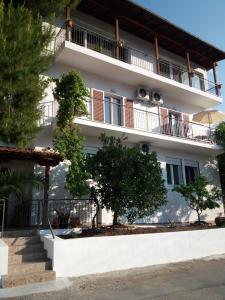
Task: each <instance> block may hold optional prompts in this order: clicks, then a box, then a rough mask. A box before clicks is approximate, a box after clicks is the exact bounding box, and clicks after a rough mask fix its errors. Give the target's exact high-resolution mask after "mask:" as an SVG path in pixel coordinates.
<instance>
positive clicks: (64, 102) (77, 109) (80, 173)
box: [53, 71, 89, 197]
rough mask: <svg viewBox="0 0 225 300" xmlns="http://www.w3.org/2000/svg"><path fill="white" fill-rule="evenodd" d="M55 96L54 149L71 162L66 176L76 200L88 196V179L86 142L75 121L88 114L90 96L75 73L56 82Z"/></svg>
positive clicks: (66, 75) (70, 73) (70, 190)
mask: <svg viewBox="0 0 225 300" xmlns="http://www.w3.org/2000/svg"><path fill="white" fill-rule="evenodd" d="M55 82H56V88H55V90H54V95H55V98H56V100H57V101H58V103H59V110H58V112H57V116H56V119H57V127H56V129H55V132H54V141H53V142H54V148H55V149H56V150H57V151H58V152H59V153H60V154H61V156H62V157H63V159H64V160H67V161H69V169H68V172H67V175H66V188H67V189H68V190H69V192H70V193H71V194H72V195H73V196H74V197H76V196H81V195H84V194H85V193H87V192H88V187H87V183H86V180H87V179H88V177H89V174H88V172H87V171H86V168H85V154H84V149H83V141H84V138H83V136H82V135H81V133H80V130H79V128H78V126H77V125H76V124H74V118H75V117H76V116H78V115H83V114H84V115H85V114H87V108H86V103H85V100H86V97H88V96H89V92H88V90H87V88H86V85H85V83H84V81H83V80H82V79H81V77H80V74H79V73H78V72H75V71H70V72H69V73H67V74H65V75H63V76H62V78H61V79H57V80H55Z"/></svg>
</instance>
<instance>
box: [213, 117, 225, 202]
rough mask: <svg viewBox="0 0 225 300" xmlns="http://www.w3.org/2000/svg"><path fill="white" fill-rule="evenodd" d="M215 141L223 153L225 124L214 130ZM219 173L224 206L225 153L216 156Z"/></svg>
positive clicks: (224, 148)
mask: <svg viewBox="0 0 225 300" xmlns="http://www.w3.org/2000/svg"><path fill="white" fill-rule="evenodd" d="M215 140H216V142H217V144H218V145H220V146H222V148H223V150H224V151H225V122H222V123H220V124H219V125H218V126H217V128H216V130H215ZM217 160H218V167H219V173H220V181H221V187H222V191H223V205H224V206H225V152H224V153H222V154H220V155H218V156H217Z"/></svg>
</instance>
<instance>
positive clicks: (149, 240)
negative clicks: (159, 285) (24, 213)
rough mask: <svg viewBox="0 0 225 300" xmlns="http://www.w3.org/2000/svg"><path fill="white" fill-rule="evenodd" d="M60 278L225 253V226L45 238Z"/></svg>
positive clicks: (49, 254)
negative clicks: (179, 230) (135, 233)
mask: <svg viewBox="0 0 225 300" xmlns="http://www.w3.org/2000/svg"><path fill="white" fill-rule="evenodd" d="M43 241H44V247H45V249H46V250H47V252H48V257H49V258H51V259H52V262H53V269H54V271H56V276H57V277H72V276H81V275H87V274H96V273H104V272H110V271H117V270H125V269H130V268H137V267H145V266H151V265H157V264H167V263H173V262H179V261H185V260H191V259H197V258H202V257H207V256H211V255H218V254H223V253H225V229H223V228H222V229H209V230H195V231H183V232H169V233H154V234H140V235H124V236H111V237H91V238H76V239H69V240H63V239H60V238H56V239H52V238H51V237H50V236H46V237H43Z"/></svg>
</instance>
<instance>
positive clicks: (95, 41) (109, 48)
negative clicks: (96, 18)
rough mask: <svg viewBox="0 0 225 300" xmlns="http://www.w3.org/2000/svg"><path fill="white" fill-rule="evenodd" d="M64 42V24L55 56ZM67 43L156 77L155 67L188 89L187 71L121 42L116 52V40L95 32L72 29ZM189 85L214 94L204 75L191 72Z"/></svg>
mask: <svg viewBox="0 0 225 300" xmlns="http://www.w3.org/2000/svg"><path fill="white" fill-rule="evenodd" d="M65 40H66V28H65V24H64V25H63V26H62V28H61V29H60V31H59V32H58V34H57V36H56V38H55V47H54V48H55V52H56V51H57V50H58V49H59V48H60V46H61V45H62V43H63V42H64V41H65ZM70 40H71V42H72V43H75V44H77V45H80V46H82V47H85V48H88V49H91V50H93V51H96V52H99V53H101V54H104V55H107V56H110V57H113V58H115V59H118V60H120V61H123V62H125V63H128V64H131V65H135V66H137V67H140V68H142V69H145V70H148V71H151V72H154V73H157V64H158V65H159V71H160V75H161V76H163V77H166V78H169V79H171V80H174V81H177V82H180V83H182V84H185V85H189V74H188V70H187V68H184V67H183V66H180V65H177V64H174V63H172V62H169V61H167V60H165V59H160V60H159V61H157V60H156V58H155V57H153V56H151V55H149V54H148V53H146V52H143V51H141V50H138V49H134V48H131V47H128V46H127V45H126V42H121V44H120V45H119V48H117V47H118V46H117V44H116V42H115V40H113V39H112V38H108V37H106V36H103V35H102V34H99V33H97V32H95V31H94V30H90V29H87V28H84V27H82V26H78V25H74V26H73V27H72V29H71V32H70ZM117 50H118V51H117ZM191 81H192V87H194V88H196V89H198V90H201V91H204V92H206V93H210V94H213V95H216V94H217V88H216V85H215V83H214V82H212V81H209V80H208V79H206V78H204V75H203V74H200V73H198V72H195V71H194V73H193V77H192V78H191Z"/></svg>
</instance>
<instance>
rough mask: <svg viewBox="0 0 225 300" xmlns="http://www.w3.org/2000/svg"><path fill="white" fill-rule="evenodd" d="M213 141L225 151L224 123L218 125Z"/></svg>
mask: <svg viewBox="0 0 225 300" xmlns="http://www.w3.org/2000/svg"><path fill="white" fill-rule="evenodd" d="M215 140H216V142H217V144H218V145H221V146H222V147H223V149H224V151H225V122H222V123H220V124H219V125H218V126H217V128H216V130H215Z"/></svg>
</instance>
